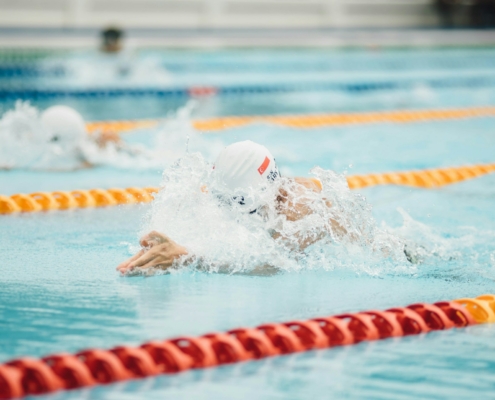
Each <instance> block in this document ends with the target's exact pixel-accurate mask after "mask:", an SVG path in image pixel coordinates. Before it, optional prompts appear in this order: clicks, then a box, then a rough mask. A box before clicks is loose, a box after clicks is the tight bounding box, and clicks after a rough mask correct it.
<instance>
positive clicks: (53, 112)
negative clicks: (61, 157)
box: [41, 105, 87, 147]
mask: <svg viewBox="0 0 495 400" xmlns="http://www.w3.org/2000/svg"><path fill="white" fill-rule="evenodd" d="M41 123H42V125H43V127H44V128H45V129H46V131H47V134H48V135H49V140H50V141H53V142H55V143H58V144H60V145H61V146H62V147H65V146H67V147H71V145H74V144H78V143H79V142H80V141H81V140H83V139H84V138H85V137H86V136H87V131H86V125H85V123H84V119H83V117H82V116H81V114H79V113H78V112H77V111H76V110H74V109H72V108H70V107H67V106H60V105H58V106H53V107H49V108H47V109H46V110H45V111H43V113H42V114H41Z"/></svg>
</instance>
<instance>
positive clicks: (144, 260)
mask: <svg viewBox="0 0 495 400" xmlns="http://www.w3.org/2000/svg"><path fill="white" fill-rule="evenodd" d="M158 257H160V253H159V252H158V251H155V249H150V250H148V251H147V252H145V253H144V254H143V255H141V257H139V258H137V259H136V260H134V261H132V262H130V263H129V265H128V268H130V269H133V268H136V267H139V268H142V267H144V266H145V265H146V266H148V267H147V268H149V266H150V264H153V260H155V259H156V258H158ZM156 264H157V263H156V262H155V265H156Z"/></svg>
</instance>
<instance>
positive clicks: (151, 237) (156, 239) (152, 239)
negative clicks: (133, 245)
mask: <svg viewBox="0 0 495 400" xmlns="http://www.w3.org/2000/svg"><path fill="white" fill-rule="evenodd" d="M167 240H169V239H168V237H167V236H165V235H163V234H161V233H160V232H157V231H151V232H150V233H148V234H147V235H144V236H143V237H142V238H141V240H140V241H139V243H140V244H141V246H143V247H153V246H156V245H157V244H161V243H165V242H166V241H167Z"/></svg>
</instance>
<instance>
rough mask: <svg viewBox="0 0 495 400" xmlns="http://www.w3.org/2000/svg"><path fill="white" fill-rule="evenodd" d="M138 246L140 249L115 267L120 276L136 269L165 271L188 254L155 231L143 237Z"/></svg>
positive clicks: (183, 248) (184, 249) (181, 247)
mask: <svg viewBox="0 0 495 400" xmlns="http://www.w3.org/2000/svg"><path fill="white" fill-rule="evenodd" d="M140 244H141V247H142V249H141V250H140V251H139V252H138V253H136V254H135V255H134V256H132V257H131V258H129V259H128V260H126V261H124V262H123V263H121V264H120V265H119V266H118V267H117V271H119V272H120V273H121V274H122V275H124V274H126V273H128V272H131V271H135V270H136V269H141V270H146V269H149V268H161V269H167V268H170V267H171V266H172V265H173V263H174V261H175V260H177V259H179V258H180V257H182V256H185V255H187V254H188V253H187V250H186V248H185V247H183V246H181V245H179V244H177V243H176V242H174V241H173V240H172V239H170V238H169V237H168V236H166V235H163V234H161V233H159V232H156V231H152V232H150V233H148V234H147V235H145V236H143V237H142V238H141V240H140Z"/></svg>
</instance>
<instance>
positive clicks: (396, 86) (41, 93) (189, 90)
mask: <svg viewBox="0 0 495 400" xmlns="http://www.w3.org/2000/svg"><path fill="white" fill-rule="evenodd" d="M418 85H421V86H427V87H429V88H431V89H445V88H470V89H472V88H475V87H478V88H479V87H482V88H487V87H493V86H495V79H494V78H493V77H492V76H480V75H476V76H464V77H462V76H456V77H440V78H425V77H423V78H421V79H419V80H418V79H415V78H412V79H401V80H387V81H385V80H370V81H357V82H356V81H355V82H342V81H340V82H335V81H316V82H315V81H300V82H286V83H271V84H248V85H242V84H240V85H224V86H177V87H162V88H143V87H134V88H122V87H120V88H119V87H106V88H105V87H103V88H91V89H86V88H58V89H56V88H48V87H45V88H34V89H33V88H30V89H27V88H22V87H16V86H14V87H3V88H0V98H5V99H16V100H17V99H22V100H34V99H55V98H61V97H65V98H68V97H72V98H79V99H88V98H90V99H94V98H109V97H113V98H116V97H158V98H167V99H178V100H182V99H184V98H190V97H198V96H211V95H220V96H229V95H234V96H238V95H253V94H255V95H256V94H267V93H272V94H279V93H280V94H284V93H298V92H320V93H321V92H347V93H352V94H360V93H370V92H376V91H390V90H407V91H411V90H414V89H416V88H417V87H418Z"/></svg>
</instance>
